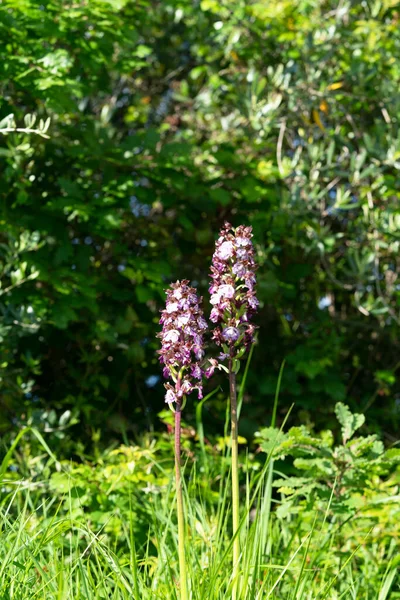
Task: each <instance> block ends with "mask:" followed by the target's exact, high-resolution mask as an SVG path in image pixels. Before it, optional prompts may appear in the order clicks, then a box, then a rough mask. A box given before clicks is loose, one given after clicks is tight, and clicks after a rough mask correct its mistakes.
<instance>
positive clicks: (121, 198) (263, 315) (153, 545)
mask: <svg viewBox="0 0 400 600" xmlns="http://www.w3.org/2000/svg"><path fill="white" fill-rule="evenodd" d="M399 24H400V12H399V8H398V3H397V2H395V0H376V1H374V2H372V1H371V2H358V1H353V0H344V1H342V2H339V3H338V2H333V1H330V0H327V1H323V0H299V1H294V0H268V1H267V0H260V1H258V2H257V1H253V0H237V1H236V2H233V3H232V2H230V1H229V0H201V1H200V0H196V1H194V2H193V1H189V0H165V1H164V2H157V1H150V0H135V1H134V0H81V1H77V2H72V1H71V2H62V1H61V0H50V1H46V0H44V1H43V2H39V1H36V0H4V1H3V2H1V3H0V382H1V388H0V407H1V410H0V434H1V435H2V438H3V445H2V455H3V456H4V457H5V458H4V461H3V463H2V465H1V467H0V478H1V479H4V482H3V483H4V485H3V488H2V497H1V502H0V522H1V527H2V530H3V532H4V543H2V545H0V554H1V557H2V565H3V567H0V572H1V574H2V577H4V574H7V578H5V579H4V584H3V583H2V584H1V585H3V587H2V588H0V589H1V594H2V597H4V598H21V599H23V598H26V594H27V590H30V589H31V588H32V586H33V587H34V589H35V595H34V596H32V597H37V598H42V597H43V598H46V599H47V598H49V599H50V598H57V599H59V598H80V597H82V598H111V597H113V598H120V597H121V598H124V597H127V598H128V597H132V594H133V595H135V594H136V597H137V598H139V597H140V598H142V597H143V598H147V597H148V598H154V597H157V596H155V595H154V594H155V592H154V590H155V589H156V587H157V585H158V583H157V582H160V581H161V580H162V581H165V578H166V573H168V582H167V583H165V586H166V587H164V588H162V587H159V588H158V589H159V592H158V593H159V596H158V597H160V598H171V597H174V596H173V594H175V593H176V591H174V590H175V587H176V586H175V587H174V581H175V577H176V575H175V573H176V564H175V563H176V561H175V558H174V560H172V561H171V563H169V561H168V560H167V557H168V556H175V554H176V530H175V522H174V517H173V513H172V512H171V510H170V509H171V506H172V503H171V500H172V498H173V495H172V494H173V490H172V487H171V486H172V483H171V473H172V455H171V443H170V431H171V425H172V418H171V415H170V414H169V412H168V411H165V410H163V409H164V407H165V405H164V399H163V392H164V390H163V387H162V379H161V373H160V367H159V364H158V359H157V355H156V350H157V349H158V340H157V339H156V337H155V335H156V333H157V331H159V323H158V321H159V310H160V309H161V308H162V306H163V302H164V299H165V294H164V290H165V288H166V287H167V285H168V284H169V282H171V281H174V280H176V279H178V278H179V279H181V278H187V279H189V280H190V281H191V283H192V285H194V286H195V287H197V288H198V290H199V292H200V294H203V295H204V296H205V297H206V298H205V300H206V306H205V311H206V314H209V310H210V306H209V305H208V304H207V302H208V299H207V298H208V295H207V288H208V285H209V264H210V259H211V255H212V252H213V249H214V241H215V237H216V234H217V232H218V230H219V229H220V227H221V225H222V223H223V222H224V221H225V220H226V219H228V220H229V221H230V222H231V223H233V224H234V225H239V224H242V223H243V224H246V225H252V227H253V231H254V243H255V247H256V255H257V263H258V265H259V267H258V272H257V279H258V297H259V299H260V302H261V309H260V311H259V313H258V315H257V324H258V325H259V330H258V340H259V342H258V344H257V345H256V346H255V347H254V352H253V354H252V358H251V364H250V369H249V372H248V377H247V381H246V388H245V394H244V398H243V408H242V415H241V422H240V434H241V436H242V437H241V442H242V447H243V456H242V463H241V477H242V479H241V490H242V492H243V495H244V500H243V507H242V510H243V511H244V512H243V514H244V515H248V517H249V518H248V522H247V521H246V527H247V528H248V529H246V531H248V532H250V533H249V535H248V536H247V537H248V539H249V540H250V541H249V546H248V547H247V550H246V552H247V555H246V565H247V567H248V572H247V575H246V576H247V577H248V581H249V586H250V587H249V590H253V591H254V590H255V589H256V587H257V585H258V583H257V581H258V579H257V578H258V577H261V575H260V573H259V572H258V571H253V570H252V567H251V566H250V565H252V564H253V566H254V559H255V557H256V556H259V554H258V553H259V552H261V554H262V556H263V560H264V559H265V564H264V563H263V564H264V567H265V569H266V571H265V572H264V575H265V573H267V576H266V578H264V579H263V577H264V575H263V577H261V579H263V581H265V586H266V587H265V588H263V589H262V590H261V592H259V591H257V593H260V594H263V593H265V594H264V596H262V595H260V596H257V598H258V597H259V598H260V599H261V598H264V597H265V598H267V597H274V598H275V597H276V598H282V599H285V600H286V599H290V600H295V599H296V600H297V599H300V598H307V599H308V598H310V600H311V598H312V599H313V600H314V599H315V598H329V599H336V598H338V599H339V598H368V599H370V600H377V598H378V597H379V600H385V598H389V594H391V595H390V598H393V599H394V598H400V592H399V591H398V590H399V585H400V582H399V581H396V567H397V562H396V561H397V560H398V559H396V557H395V554H396V553H395V548H396V544H398V542H399V535H400V532H399V529H398V513H399V509H398V501H399V496H398V485H399V475H398V472H396V462H397V461H398V457H397V454H396V451H395V449H394V448H392V446H393V444H395V442H396V441H397V438H398V431H399V425H400V385H399V375H398V373H399V369H400V358H399V356H400V354H399V341H398V327H399V323H400V282H399V280H398V272H399V244H400V233H399V232H400V227H399V226H400V202H399V198H400V175H399V171H400V127H399V119H400V96H399V94H398V89H399V84H400V63H399V61H398V57H399V55H400V27H399ZM41 121H42V122H41ZM16 129H19V130H20V131H17V130H16ZM283 361H285V366H284V369H283V375H282V381H281V387H280V394H279V404H278V411H277V423H278V425H279V426H280V425H281V424H282V423H284V426H283V427H284V430H283V431H282V432H281V433H280V434H279V435H278V434H277V433H276V430H275V429H274V428H273V429H268V427H269V425H270V424H271V417H272V413H273V404H274V396H275V391H276V386H277V379H278V374H279V372H280V369H281V366H282V363H283ZM217 383H219V382H218V380H216V381H214V382H213V383H210V385H209V389H208V390H207V391H209V392H211V391H212V390H214V393H213V395H212V397H211V398H209V399H208V400H207V401H206V402H205V403H204V404H203V405H199V404H197V403H196V401H193V402H192V401H190V402H188V404H187V406H186V408H185V415H184V418H185V427H186V428H185V443H184V447H185V448H184V449H185V452H186V455H185V456H186V458H187V462H188V464H187V471H186V472H187V474H189V473H190V474H191V476H190V477H188V478H187V484H188V490H187V494H188V497H190V498H191V500H190V503H189V506H190V511H191V512H190V515H189V519H190V524H191V525H190V528H191V532H192V534H193V535H194V533H193V532H197V538H193V539H195V540H197V541H196V543H195V544H193V545H192V544H191V545H190V551H191V552H192V553H193V554H192V555H191V556H192V557H193V561H189V564H190V565H191V569H192V571H191V574H190V576H191V578H192V579H191V580H192V582H193V586H194V588H193V589H195V590H197V591H195V592H193V593H194V594H198V595H194V596H193V598H203V597H204V598H206V597H207V598H214V597H215V598H221V599H222V598H224V597H225V596H224V595H223V594H224V593H225V592H224V590H226V589H228V587H229V585H230V583H229V565H228V564H226V557H227V556H228V555H229V552H230V550H231V547H230V543H231V542H230V541H229V535H227V531H226V528H224V526H223V523H222V522H221V518H223V516H224V515H225V513H227V512H229V510H230V506H229V499H228V498H227V497H225V496H224V495H222V497H221V494H220V493H219V491H221V490H224V489H225V488H224V487H223V486H222V487H220V486H221V485H222V484H221V481H223V475H224V474H225V475H226V474H227V472H228V470H229V469H228V466H227V465H228V462H229V461H228V459H227V452H228V453H229V449H227V439H226V433H227V429H226V423H225V417H226V394H227V386H226V383H225V382H224V380H223V379H222V378H221V380H220V383H221V387H220V386H217V389H216V390H215V386H216V384H217ZM338 403H339V404H338ZM343 403H344V404H346V405H347V406H348V407H349V409H350V410H351V411H352V412H353V413H356V416H351V414H352V413H350V412H349V409H346V408H336V413H337V416H338V418H339V422H340V425H341V426H342V428H343V427H345V428H346V427H347V433H346V434H343V432H342V434H343V435H342V434H341V427H340V425H339V424H338V422H337V419H336V416H335V406H336V407H338V406H339V407H343V406H344V404H343ZM292 405H294V406H293V408H291V407H292ZM160 411H162V412H160ZM364 414H365V415H366V422H365V423H364V422H363V421H362V419H363V417H360V416H359V415H364ZM357 415H358V417H357ZM361 421H362V422H361ZM343 423H347V425H343ZM349 423H350V424H351V423H352V424H353V425H354V427H353V425H349ZM292 426H294V428H291V427H292ZM26 427H27V429H26V430H25V428H26ZM32 428H33V429H32ZM359 428H361V437H360V438H357V439H358V440H361V441H357V442H354V444H353V442H352V439H353V435H354V434H355V432H356V431H357V429H359ZM350 431H351V434H350V433H349V432H350ZM20 432H21V436H20V437H18V438H17V440H16V436H18V434H19V433H20ZM203 432H205V433H203ZM316 432H319V433H316ZM358 433H360V432H358ZM204 435H205V437H204ZM271 436H272V440H273V441H272V443H271ZM346 436H347V437H346ZM375 436H379V437H375ZM299 439H300V440H303V441H299ZM14 440H16V441H15V443H14V444H13V442H14ZM132 440H133V445H132ZM316 440H319V441H316ZM334 440H336V443H337V444H339V446H337V445H335V442H334ZM380 440H382V441H383V442H384V445H382V443H381V441H380ZM303 442H304V443H303ZM246 443H247V446H246V445H245V444H246ZM297 443H299V444H300V447H302V446H304V444H305V446H306V447H307V451H305V450H304V447H303V451H300V454H299V453H298V448H297V447H296V444H297ZM10 444H13V446H12V451H11V452H10V453H8V454H7V450H8V448H9V447H10ZM121 444H123V445H121ZM282 444H283V446H282ZM340 444H341V445H340ZM245 448H246V450H247V454H245V452H244V450H245ZM338 448H341V449H339V450H338ZM385 448H386V449H388V450H385ZM317 450H318V452H317ZM263 452H265V453H266V455H267V457H268V459H267V463H265V455H264V454H263ZM278 460H281V462H279V463H277V462H276V461H278ZM353 460H355V461H356V462H357V460H359V461H360V462H359V463H357V465H355V466H354V468H353V463H352V462H351V461H353ZM343 461H344V462H343ZM349 461H350V462H349ZM350 463H351V465H352V466H351V467H350V466H349V465H350ZM344 465H345V466H344ZM274 466H275V468H276V469H277V471H279V475H277V474H275V475H274V476H273V477H272V469H273V468H274ZM347 468H349V469H350V475H349V477H348V478H347V479H346V477H345V472H346V470H347ZM282 478H284V479H286V478H288V480H287V481H286V482H284V481H282ZM328 480H329V481H328ZM273 481H277V482H278V484H277V485H276V486H274V484H273ZM327 481H328V483H327ZM332 481H336V482H339V483H340V485H339V488H335V490H336V491H334V492H332V489H331V488H330V487H329V486H330V485H331V484H332ZM329 482H330V483H329ZM260 489H263V490H264V492H265V493H264V494H259V492H260ZM338 489H339V494H338V495H337V493H336V492H337V490H338ZM43 494H44V497H43ZM253 494H255V498H258V499H259V500H254V502H255V504H252V503H251V499H252V498H253ZM257 494H258V495H257ZM265 499H267V500H265ZM258 501H260V502H262V507H263V509H262V511H261V513H260V514H261V515H262V516H261V517H260V518H259V519H257V518H256V517H255V514H256V512H254V511H256V510H257V502H258ZM271 502H273V503H275V502H279V510H273V511H272V512H271V514H270V505H271ZM274 507H275V504H274ZM315 515H317V517H316V521H315V522H314V521H313V519H314V517H315ZM244 518H246V519H247V516H246V517H244ZM253 520H254V523H255V524H256V525H255V529H254V528H253V529H251V523H252V522H253ZM148 523H150V524H151V525H150V531H149V529H148ZM160 523H162V524H163V525H162V528H160ZM257 528H261V529H257ZM227 529H228V530H229V527H228V528H227ZM260 531H261V532H262V533H263V534H265V532H267V531H268V532H269V538H268V539H269V542H268V546H267V547H266V548H265V549H263V550H260V548H259V547H258V546H257V544H258V542H256V541H255V540H256V538H257V536H259V534H260ZM317 531H318V535H316V536H314V533H316V532H317ZM310 532H312V535H310ZM371 532H372V533H371ZM242 533H243V536H244V538H246V535H245V532H242ZM63 536H65V537H63ZM102 536H103V537H102ZM307 536H308V537H307ZM318 536H319V537H318ZM324 536H325V537H324ZM321 540H322V541H321ZM196 544H197V545H196ZM22 549H23V552H24V554H23V555H21V556H20V555H19V554H18V552H19V551H20V550H21V551H22ZM90 549H92V551H90ZM135 549H137V550H138V552H137V554H136V551H135ZM264 550H265V554H263V552H264ZM297 550H298V554H296V555H295V558H293V561H294V562H291V560H292V556H293V555H294V553H295V552H296V551H297ZM197 551H198V552H197ZM91 552H92V553H91ZM196 552H197V553H196ZM353 553H355V554H353ZM51 557H53V558H54V561H55V562H54V564H52V565H50V558H51ZM216 557H218V560H217V559H216ZM196 561H197V562H196ZM213 561H215V562H214V563H213ZM24 564H25V565H28V567H27V568H26V570H23V569H22V566H21V565H24ZM213 564H214V566H213V567H212V568H214V569H216V568H217V567H216V565H218V568H219V569H220V573H221V575H220V579H218V577H217V572H216V571H215V572H214V571H212V569H211V571H210V570H209V571H207V568H208V567H209V566H210V565H213ZM44 565H48V567H47V566H46V567H45V566H44ZM225 566H226V570H224V569H225ZM247 567H246V568H247ZM264 567H263V568H264ZM135 573H136V575H134V574H135ZM282 573H283V575H282V577H281V579H280V580H279V582H278V583H276V581H277V579H278V577H279V576H280V574H282ZM298 573H300V574H301V575H303V574H304V578H303V577H302V576H299V577H298V578H297V579H296V574H298ZM64 575H65V578H63V577H64ZM207 577H208V579H207ZM335 577H336V579H335ZM2 581H3V580H2ZM205 581H207V586H209V587H207V586H206V585H205V583H204V582H205ZM149 582H150V583H149ZM293 582H295V583H294V584H293ZM303 582H304V583H303ZM96 585H97V587H96ZM160 585H161V584H160ZM263 585H264V584H263ZM293 585H294V586H295V587H293ZM396 585H397V588H396ZM149 586H150V587H149ZM151 586H153V588H151ZM210 586H211V587H210ZM252 586H253V587H252ZM274 586H275V587H274ZM32 589H33V588H32ZM132 590H133V591H132ZM149 590H150V591H149ZM151 590H152V591H151ZM266 590H268V591H266ZM396 590H397V591H396ZM214 591H215V594H216V595H215V596H212V595H211V592H212V593H214ZM253 591H249V594H251V593H253ZM254 593H255V592H254ZM396 593H397V596H396ZM112 594H113V595H112ZM124 594H125V595H124ZM146 594H147V595H146ZM152 594H153V595H152ZM201 594H204V595H201ZM218 594H220V595H218ZM267 594H271V596H268V595H267ZM272 594H274V595H272ZM324 594H325V595H324ZM255 597H256V596H255V595H253V596H251V595H249V596H248V598H249V600H250V598H251V600H253V598H255Z"/></svg>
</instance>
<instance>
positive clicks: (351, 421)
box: [335, 402, 365, 444]
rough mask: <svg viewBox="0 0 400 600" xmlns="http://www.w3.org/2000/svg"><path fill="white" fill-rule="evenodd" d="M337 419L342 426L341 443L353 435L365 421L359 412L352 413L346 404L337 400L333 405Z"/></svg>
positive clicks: (344, 442)
mask: <svg viewBox="0 0 400 600" xmlns="http://www.w3.org/2000/svg"><path fill="white" fill-rule="evenodd" d="M335 413H336V417H337V420H338V421H339V423H340V425H341V426H342V437H343V444H346V443H347V441H348V440H349V439H350V438H351V437H352V436H353V435H354V433H355V432H356V431H357V429H359V428H360V427H361V426H362V425H364V422H365V416H364V415H362V414H360V413H354V414H353V413H352V412H351V411H350V409H349V407H348V406H346V404H343V403H342V402H338V403H337V404H336V406H335Z"/></svg>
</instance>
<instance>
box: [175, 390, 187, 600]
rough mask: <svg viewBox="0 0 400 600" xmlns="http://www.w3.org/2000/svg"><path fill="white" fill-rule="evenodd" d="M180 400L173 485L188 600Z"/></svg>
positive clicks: (182, 577)
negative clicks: (174, 486)
mask: <svg viewBox="0 0 400 600" xmlns="http://www.w3.org/2000/svg"><path fill="white" fill-rule="evenodd" d="M181 407H182V404H181V400H180V399H179V400H177V402H176V407H175V485H176V510H177V516H178V555H179V581H180V592H181V594H180V596H181V600H188V598H189V597H188V590H187V579H186V558H185V517H184V511H183V494H182V475H181V414H182V408H181Z"/></svg>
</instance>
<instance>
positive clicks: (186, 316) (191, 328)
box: [158, 280, 207, 600]
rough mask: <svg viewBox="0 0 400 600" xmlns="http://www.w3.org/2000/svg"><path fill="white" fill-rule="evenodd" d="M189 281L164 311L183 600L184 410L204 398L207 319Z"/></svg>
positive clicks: (173, 291)
mask: <svg viewBox="0 0 400 600" xmlns="http://www.w3.org/2000/svg"><path fill="white" fill-rule="evenodd" d="M188 284H189V282H188V281H187V280H183V281H177V282H176V283H173V284H172V285H171V287H170V288H169V289H168V290H167V292H166V293H167V301H166V305H165V309H164V310H163V311H161V319H160V324H161V325H162V331H161V333H159V334H158V337H159V338H161V350H159V354H160V362H161V363H162V364H163V365H164V368H163V374H164V377H165V378H166V379H168V380H169V381H168V382H167V383H165V384H164V386H165V388H166V394H165V401H166V402H167V404H168V405H169V407H170V408H171V410H173V412H174V413H175V483H176V501H177V516H178V551H179V574H180V595H181V600H188V588H187V577H186V559H185V518H184V506H183V494H182V476H181V412H182V408H183V407H184V406H185V403H186V396H188V395H189V394H191V393H192V392H193V391H194V390H197V393H198V397H199V398H202V395H203V388H202V378H203V369H202V368H201V360H202V358H203V356H204V348H203V333H204V331H205V330H206V329H207V322H206V320H205V319H204V317H203V311H202V310H201V308H200V302H201V298H198V296H197V293H196V290H195V289H194V288H193V287H190V286H189V285H188Z"/></svg>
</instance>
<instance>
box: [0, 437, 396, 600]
mask: <svg viewBox="0 0 400 600" xmlns="http://www.w3.org/2000/svg"><path fill="white" fill-rule="evenodd" d="M228 456H229V446H228V445H227V447H226V451H225V453H223V454H222V455H221V457H220V460H218V461H215V460H214V459H213V460H212V459H210V457H209V455H208V454H207V452H205V451H204V452H201V453H200V455H199V457H198V460H197V461H195V462H194V463H193V465H191V466H187V467H186V473H185V482H186V486H185V487H184V490H183V492H184V496H185V506H186V507H187V528H188V537H187V540H186V562H187V568H188V584H189V597H190V598H192V599H193V600H222V599H224V600H225V599H228V598H230V597H231V593H232V587H233V584H234V582H233V579H232V544H233V539H232V535H231V500H230V487H229V485H228V484H227V482H228V481H229V477H230V474H229V460H228ZM10 457H11V454H8V455H7V456H6V458H5V462H4V461H3V465H2V467H3V468H2V471H1V472H2V474H3V481H2V485H3V488H2V498H1V502H0V527H1V531H0V563H1V566H0V599H2V600H7V599H15V600H17V599H21V600H25V599H27V598H29V599H43V600H44V599H46V600H66V599H71V600H80V599H82V600H83V599H84V600H91V599H106V598H107V599H117V598H118V599H119V598H121V599H132V598H134V599H135V600H139V599H140V600H147V599H149V600H150V599H151V600H154V599H168V600H169V599H175V598H176V599H178V598H179V575H178V572H179V571H178V531H177V524H176V520H175V510H174V506H175V499H174V497H173V494H174V491H173V490H174V485H173V478H172V471H171V480H170V484H169V486H168V487H167V489H165V490H164V493H163V494H150V493H147V494H146V493H143V496H142V498H141V501H142V502H143V504H146V505H147V509H148V514H149V515H150V516H149V520H148V523H146V524H145V525H146V527H147V531H148V533H147V538H146V540H145V541H144V542H143V539H142V540H141V541H140V542H139V541H138V536H137V530H138V525H139V524H138V523H137V522H135V521H134V520H133V518H130V519H121V527H122V529H123V532H122V535H121V536H120V537H119V539H118V541H111V538H110V536H108V535H107V534H106V530H107V522H105V523H104V526H103V527H100V528H97V529H94V528H93V526H92V523H91V521H90V519H89V518H88V521H87V523H82V520H79V521H78V520H77V519H75V518H74V510H73V505H74V502H75V501H76V494H75V488H74V481H73V480H71V486H70V488H69V490H68V492H67V493H66V495H65V497H64V498H63V499H62V502H60V499H59V498H56V497H51V496H50V495H49V493H48V491H47V490H48V488H47V486H46V481H41V480H40V479H39V480H36V481H29V480H26V481H24V480H22V479H21V480H20V481H15V480H14V481H12V482H11V481H8V480H7V461H9V460H10ZM51 460H54V457H53V458H52V459H51ZM240 463H241V464H240V466H241V469H242V470H243V471H244V472H245V474H246V476H245V478H244V479H243V480H242V485H241V487H240V492H241V512H240V532H239V535H240V538H241V544H240V546H241V555H240V563H239V565H240V589H239V596H238V597H239V598H240V599H242V600H261V599H268V598H270V599H274V600H278V599H279V600H280V599H282V600H283V599H284V600H324V599H325V600H339V599H353V598H354V599H358V600H364V599H365V600H387V599H389V598H390V599H391V600H394V599H396V598H400V592H399V585H398V581H399V579H398V575H397V570H396V568H397V566H398V562H399V558H398V548H397V546H396V544H395V543H394V544H393V543H392V542H391V541H390V539H387V540H386V541H383V542H382V541H379V542H376V536H374V534H373V531H371V530H370V529H367V530H366V531H361V529H362V527H364V528H365V525H363V526H361V525H360V523H359V522H358V521H354V523H352V522H351V521H349V522H347V523H346V526H345V528H343V527H340V526H339V524H338V523H337V522H335V520H334V519H332V518H331V515H330V510H329V509H330V501H329V499H328V501H327V503H326V506H325V508H324V510H316V511H315V515H314V518H313V520H312V522H310V524H309V527H308V530H307V531H305V527H304V521H303V520H304V517H303V515H302V513H301V512H298V513H297V514H296V513H294V514H291V515H289V516H288V517H287V518H285V519H281V518H278V516H277V514H276V511H275V510H274V505H275V504H276V503H279V497H276V496H274V493H273V489H272V482H273V477H274V476H275V474H274V469H275V467H274V465H273V463H272V461H271V460H270V457H267V460H266V462H265V463H264V464H263V466H262V467H261V468H260V469H259V470H258V471H257V470H256V469H254V468H251V465H250V463H249V460H248V458H247V456H246V455H245V454H242V455H241V456H240ZM58 468H60V467H59V466H58ZM204 477H207V478H208V481H209V484H210V489H211V488H212V489H213V490H214V492H215V493H214V494H213V495H212V500H210V494H209V493H208V490H207V488H205V486H204V485H203V479H204ZM110 489H111V488H110ZM110 493H111V491H110ZM132 502H137V498H132ZM117 513H118V508H117V507H116V514H117ZM132 514H133V513H132ZM140 526H141V527H143V523H141V524H140ZM360 528H361V529H360ZM359 530H360V531H361V533H362V535H361V539H360V541H359V542H357V543H353V542H352V532H357V534H360V531H359Z"/></svg>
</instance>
